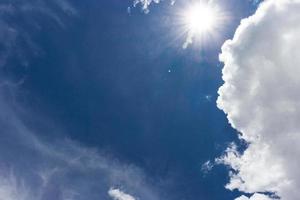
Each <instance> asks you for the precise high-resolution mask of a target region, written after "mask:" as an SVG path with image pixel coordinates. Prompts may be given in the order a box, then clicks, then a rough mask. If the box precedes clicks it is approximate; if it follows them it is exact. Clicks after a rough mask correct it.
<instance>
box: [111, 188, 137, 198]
mask: <svg viewBox="0 0 300 200" xmlns="http://www.w3.org/2000/svg"><path fill="white" fill-rule="evenodd" d="M108 195H109V196H110V197H111V198H112V199H113V200H136V198H134V197H133V196H131V195H129V194H126V193H125V192H123V191H122V190H120V189H114V188H110V189H109V190H108Z"/></svg>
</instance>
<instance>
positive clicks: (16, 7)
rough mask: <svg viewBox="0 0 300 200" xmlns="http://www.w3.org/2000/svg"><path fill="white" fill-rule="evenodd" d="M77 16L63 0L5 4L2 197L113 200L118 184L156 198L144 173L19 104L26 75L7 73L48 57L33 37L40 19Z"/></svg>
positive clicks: (0, 93) (0, 87) (0, 85)
mask: <svg viewBox="0 0 300 200" xmlns="http://www.w3.org/2000/svg"><path fill="white" fill-rule="evenodd" d="M77 14H78V12H77V11H76V9H75V8H73V7H72V5H71V4H70V3H68V1H62V0H54V1H51V2H50V1H43V0H42V1H24V2H23V1H22V2H21V1H18V2H15V1H6V2H5V3H0V16H1V17H0V46H1V54H0V76H1V77H0V78H1V79H0V110H1V112H0V130H1V139H0V199H1V200H48V199H49V200H50V199H56V200H74V199H80V200H84V199H102V200H105V199H110V197H109V195H108V194H107V191H108V190H109V188H110V187H111V186H116V185H117V186H122V188H126V190H128V191H134V193H135V194H137V195H138V196H140V197H142V198H143V199H145V200H156V199H158V192H157V191H156V188H155V186H153V185H150V184H148V182H147V176H146V175H145V174H144V173H143V171H142V170H141V169H139V168H138V167H135V166H133V165H131V164H126V163H122V162H120V161H118V159H116V158H114V157H113V156H112V155H109V154H108V153H102V152H101V150H98V149H94V148H89V147H86V146H85V145H82V144H80V143H77V142H76V141H72V140H71V139H68V137H67V135H68V134H66V133H65V130H62V129H60V128H59V127H57V126H56V125H51V123H48V121H49V119H46V117H44V116H41V115H39V116H37V114H35V113H33V112H32V111H31V110H30V108H28V107H24V105H23V104H22V103H21V102H20V99H19V97H20V96H21V98H26V96H23V93H22V95H21V91H20V88H21V87H22V85H21V84H22V83H23V81H22V80H23V78H24V77H23V76H24V74H22V76H21V77H17V78H15V77H9V76H8V74H6V73H5V72H6V71H7V70H9V69H10V68H14V67H16V66H18V67H24V68H26V67H30V61H31V59H32V58H33V57H35V56H38V55H40V54H42V53H43V50H42V48H41V47H40V46H39V44H38V43H37V42H36V41H35V38H34V37H33V35H32V31H33V32H34V31H36V32H38V30H39V28H40V27H42V26H43V24H41V23H40V21H39V20H38V19H39V18H41V17H46V18H49V19H50V20H52V22H53V23H54V25H55V26H57V27H58V28H64V27H65V26H66V21H65V20H66V19H67V17H66V16H69V15H77ZM14 17H20V18H22V19H24V20H25V21H26V24H27V25H28V27H27V26H23V24H20V23H18V22H17V21H16V22H15V21H14V20H12V19H13V18H14ZM36 32H34V33H36ZM12 60H13V61H14V62H12ZM16 63H17V64H16ZM29 121H30V122H33V123H29ZM37 127H38V128H37ZM49 127H51V128H49Z"/></svg>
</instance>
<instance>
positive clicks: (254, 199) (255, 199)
mask: <svg viewBox="0 0 300 200" xmlns="http://www.w3.org/2000/svg"><path fill="white" fill-rule="evenodd" d="M236 200H271V199H270V198H269V197H267V196H266V195H263V194H254V195H253V196H251V197H250V198H248V197H246V196H241V197H239V198H237V199H236Z"/></svg>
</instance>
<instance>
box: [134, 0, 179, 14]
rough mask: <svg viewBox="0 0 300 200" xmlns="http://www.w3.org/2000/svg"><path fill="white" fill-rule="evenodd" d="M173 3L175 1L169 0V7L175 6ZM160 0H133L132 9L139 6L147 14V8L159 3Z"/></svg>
mask: <svg viewBox="0 0 300 200" xmlns="http://www.w3.org/2000/svg"><path fill="white" fill-rule="evenodd" d="M175 1H176V0H170V3H171V5H174V4H175ZM160 2H161V0H134V1H133V7H136V6H138V5H140V6H141V8H142V10H143V11H144V12H145V13H148V12H149V6H150V5H151V4H153V3H156V4H158V3H160Z"/></svg>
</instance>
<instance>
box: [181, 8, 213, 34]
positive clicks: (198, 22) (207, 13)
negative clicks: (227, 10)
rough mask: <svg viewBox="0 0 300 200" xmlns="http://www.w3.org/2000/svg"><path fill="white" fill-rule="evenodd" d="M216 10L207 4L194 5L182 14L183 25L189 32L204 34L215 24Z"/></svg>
mask: <svg viewBox="0 0 300 200" xmlns="http://www.w3.org/2000/svg"><path fill="white" fill-rule="evenodd" d="M217 14H218V13H217V10H216V9H214V7H212V6H211V5H209V4H208V3H202V2H199V3H196V4H195V5H192V6H191V7H190V8H188V9H187V11H186V13H185V14H184V18H185V24H186V26H187V28H188V29H189V30H188V31H189V32H192V33H193V34H204V33H207V32H210V31H212V30H213V29H214V28H215V26H216V24H217Z"/></svg>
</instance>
